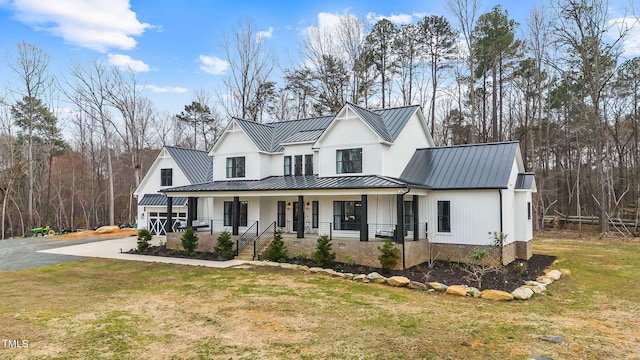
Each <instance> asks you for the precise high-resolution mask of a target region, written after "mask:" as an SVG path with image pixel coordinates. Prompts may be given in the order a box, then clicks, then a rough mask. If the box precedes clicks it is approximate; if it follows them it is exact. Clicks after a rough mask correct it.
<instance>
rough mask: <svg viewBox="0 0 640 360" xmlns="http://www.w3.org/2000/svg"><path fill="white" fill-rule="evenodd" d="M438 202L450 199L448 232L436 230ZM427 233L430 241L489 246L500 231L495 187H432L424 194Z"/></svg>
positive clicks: (498, 202) (497, 198) (498, 196)
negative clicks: (466, 188)
mask: <svg viewBox="0 0 640 360" xmlns="http://www.w3.org/2000/svg"><path fill="white" fill-rule="evenodd" d="M438 201H450V202H451V203H450V209H451V213H450V219H451V232H449V233H445V232H442V233H441V232H438ZM426 202H427V206H426V211H425V212H426V214H427V219H428V220H427V221H428V222H429V234H430V238H431V239H432V241H433V242H434V243H444V244H463V245H490V244H491V243H492V242H493V232H495V231H500V195H499V194H498V190H497V189H496V190H436V191H431V192H430V193H429V196H427V197H426Z"/></svg>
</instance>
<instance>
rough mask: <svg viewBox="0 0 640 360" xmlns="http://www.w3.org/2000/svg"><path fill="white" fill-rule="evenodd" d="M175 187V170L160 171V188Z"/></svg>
mask: <svg viewBox="0 0 640 360" xmlns="http://www.w3.org/2000/svg"><path fill="white" fill-rule="evenodd" d="M172 185H173V169H160V186H172Z"/></svg>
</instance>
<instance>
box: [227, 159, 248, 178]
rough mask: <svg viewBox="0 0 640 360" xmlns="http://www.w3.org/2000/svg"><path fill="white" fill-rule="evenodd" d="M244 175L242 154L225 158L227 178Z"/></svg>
mask: <svg viewBox="0 0 640 360" xmlns="http://www.w3.org/2000/svg"><path fill="white" fill-rule="evenodd" d="M243 177H244V156H239V157H231V158H227V178H243Z"/></svg>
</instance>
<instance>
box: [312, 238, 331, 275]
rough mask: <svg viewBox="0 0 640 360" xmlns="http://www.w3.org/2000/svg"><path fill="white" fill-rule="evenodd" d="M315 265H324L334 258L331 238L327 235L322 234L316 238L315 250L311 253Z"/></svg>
mask: <svg viewBox="0 0 640 360" xmlns="http://www.w3.org/2000/svg"><path fill="white" fill-rule="evenodd" d="M311 256H312V257H313V260H314V261H315V262H316V265H317V266H322V267H326V266H328V265H329V263H330V262H332V261H334V260H335V259H336V253H334V252H333V251H331V239H329V236H327V235H322V236H320V238H318V245H316V251H314V252H313V254H312V255H311Z"/></svg>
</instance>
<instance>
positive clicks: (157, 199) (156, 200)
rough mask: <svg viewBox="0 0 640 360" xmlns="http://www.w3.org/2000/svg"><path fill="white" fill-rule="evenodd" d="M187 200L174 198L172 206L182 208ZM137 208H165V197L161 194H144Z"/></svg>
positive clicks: (179, 197) (180, 197)
mask: <svg viewBox="0 0 640 360" xmlns="http://www.w3.org/2000/svg"><path fill="white" fill-rule="evenodd" d="M186 204H187V198H186V197H183V196H176V197H174V198H173V206H184V205H186ZM138 206H167V197H166V196H164V195H162V194H144V196H143V197H142V199H140V201H139V202H138Z"/></svg>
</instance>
